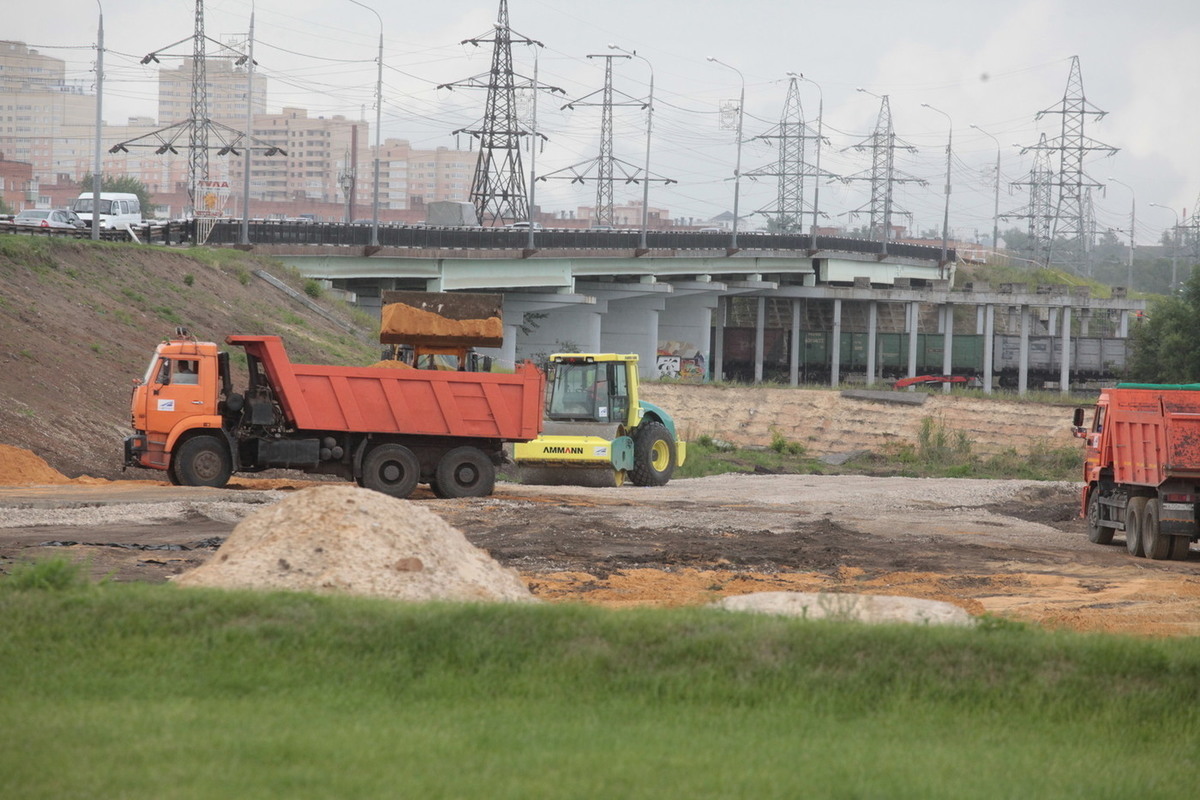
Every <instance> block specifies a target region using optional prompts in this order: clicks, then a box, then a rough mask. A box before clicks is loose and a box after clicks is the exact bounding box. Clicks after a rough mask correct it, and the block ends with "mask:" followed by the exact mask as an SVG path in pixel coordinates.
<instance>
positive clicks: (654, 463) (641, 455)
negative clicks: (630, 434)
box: [629, 422, 675, 486]
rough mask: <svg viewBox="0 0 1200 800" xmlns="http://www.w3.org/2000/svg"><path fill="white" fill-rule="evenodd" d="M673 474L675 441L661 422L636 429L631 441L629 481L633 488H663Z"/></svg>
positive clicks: (650, 423) (646, 424) (643, 425)
mask: <svg viewBox="0 0 1200 800" xmlns="http://www.w3.org/2000/svg"><path fill="white" fill-rule="evenodd" d="M674 472H675V440H674V439H673V438H672V437H671V434H670V432H668V431H667V427H666V426H665V425H663V424H662V423H661V422H647V423H643V424H642V425H640V426H639V427H638V431H637V434H635V435H634V439H633V469H632V470H631V471H630V473H629V479H630V481H632V482H633V484H634V485H635V486H664V485H666V483H667V481H669V480H671V474H672V473H674Z"/></svg>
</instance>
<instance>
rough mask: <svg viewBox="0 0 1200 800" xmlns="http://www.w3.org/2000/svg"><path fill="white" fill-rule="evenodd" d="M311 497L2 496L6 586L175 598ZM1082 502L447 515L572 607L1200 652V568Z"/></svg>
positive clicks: (684, 493) (1012, 491)
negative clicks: (912, 618) (1124, 641)
mask: <svg viewBox="0 0 1200 800" xmlns="http://www.w3.org/2000/svg"><path fill="white" fill-rule="evenodd" d="M306 485H309V484H307V483H306V482H305V481H239V482H237V485H236V486H235V488H230V489H224V490H215V489H199V488H188V487H174V486H170V485H167V484H160V483H154V482H149V481H146V482H141V481H117V482H111V483H109V482H92V483H88V484H84V485H78V484H74V483H69V482H68V483H65V484H55V485H38V486H30V485H24V486H3V487H0V569H3V570H5V571H7V570H8V569H10V568H11V566H12V564H13V563H14V561H16V560H18V559H21V560H23V559H28V558H37V557H44V556H46V555H51V554H64V555H69V556H70V557H72V558H78V559H82V560H85V561H86V562H87V563H88V564H89V569H90V572H91V574H92V575H93V576H94V577H96V578H97V579H99V578H103V577H108V578H109V579H111V580H118V581H150V582H162V581H167V580H169V579H170V578H171V577H172V576H173V575H176V574H179V573H180V572H182V571H184V570H187V569H190V568H191V567H194V566H198V565H199V564H201V563H204V562H205V561H206V560H207V559H208V558H210V557H211V556H212V554H213V553H214V552H215V549H216V547H217V546H219V544H220V542H221V541H222V540H223V538H224V537H225V536H226V535H228V533H229V532H230V531H231V530H232V529H233V527H234V526H235V525H236V524H237V522H238V521H240V520H241V519H243V518H244V517H245V516H247V515H248V514H250V513H253V512H254V511H255V510H257V509H260V508H262V507H263V506H264V505H265V504H269V503H272V502H276V501H278V500H279V499H281V498H282V497H284V496H286V494H285V493H286V492H289V491H294V490H296V489H298V488H302V487H304V486H306ZM1077 498H1078V494H1077V488H1076V485H1075V484H1070V483H1044V482H1032V481H994V480H987V481H984V480H941V479H912V478H871V477H857V476H816V475H722V476H714V477H709V478H699V479H691V480H677V481H672V482H671V483H670V484H669V485H668V486H666V487H661V488H639V487H630V486H626V487H621V488H619V489H615V488H614V489H595V488H582V487H542V486H523V485H519V484H508V483H500V484H498V486H497V491H496V494H495V495H494V496H493V497H489V498H482V499H468V500H440V499H436V498H434V497H432V495H430V494H428V493H425V492H424V491H423V490H421V491H419V492H418V494H417V495H415V496H414V497H413V498H412V500H411V502H415V503H419V504H422V505H425V506H427V507H428V508H430V509H431V510H433V511H435V512H437V513H438V514H439V515H441V516H442V517H443V518H445V519H446V520H447V521H449V522H450V523H451V524H453V525H454V526H455V527H457V528H459V529H460V530H461V531H463V532H464V533H465V534H466V535H467V537H468V538H469V539H470V541H471V542H473V543H474V544H475V545H477V546H479V547H482V548H484V549H485V550H487V551H488V552H489V553H490V554H491V555H492V556H493V557H494V558H495V559H496V560H498V561H499V562H500V563H501V564H503V565H505V566H508V567H512V568H514V569H516V570H518V571H519V572H520V574H521V576H522V577H523V578H524V579H525V581H526V582H527V583H528V584H529V586H530V588H531V589H532V591H533V592H534V594H535V595H537V596H538V597H541V598H542V599H544V600H548V601H552V602H585V603H594V604H600V605H606V606H634V605H656V606H682V605H698V604H704V603H708V602H711V601H713V600H716V599H718V598H720V597H724V596H727V595H733V594H744V593H748V592H758V591H776V590H793V591H807V592H812V591H828V592H857V593H864V594H884V595H901V596H908V597H919V598H926V599H934V600H944V601H949V602H952V603H955V604H957V605H959V606H961V607H962V608H964V609H966V610H967V611H969V612H970V613H972V614H976V615H979V614H992V615H997V616H1002V617H1009V618H1012V619H1017V620H1023V621H1028V622H1034V623H1037V624H1041V625H1045V626H1048V627H1065V628H1072V629H1077V630H1088V631H1109V632H1120V633H1132V634H1138V635H1153V636H1160V635H1195V634H1197V633H1200V551H1198V550H1197V548H1196V547H1195V546H1193V551H1192V554H1191V558H1190V559H1189V560H1187V561H1182V562H1180V561H1149V560H1146V559H1135V558H1133V557H1131V556H1129V555H1128V553H1126V551H1125V548H1124V546H1123V545H1122V543H1121V539H1120V537H1119V536H1118V538H1117V539H1116V541H1115V542H1114V544H1113V545H1111V546H1100V545H1095V544H1091V543H1089V542H1088V541H1087V537H1086V535H1085V533H1084V527H1083V523H1082V522H1081V521H1080V520H1078V519H1077V518H1076V513H1077V503H1078V499H1077Z"/></svg>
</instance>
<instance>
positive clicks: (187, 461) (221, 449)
mask: <svg viewBox="0 0 1200 800" xmlns="http://www.w3.org/2000/svg"><path fill="white" fill-rule="evenodd" d="M171 462H172V467H173V468H174V472H175V477H176V478H178V480H179V483H180V484H182V485H183V486H212V487H214V488H217V489H220V488H222V487H224V486H225V485H226V484H227V483H229V476H230V475H232V474H233V464H232V462H231V461H230V458H229V451H228V450H227V449H226V448H225V443H224V442H222V441H220V440H219V439H217V438H215V437H212V436H193V437H192V438H191V439H188V440H187V441H186V442H184V443H183V444H181V445H180V446H179V447H178V449H176V451H175V452H174V454H172V456H171ZM167 472H168V476H167V477H168V478H169V477H170V472H171V470H167Z"/></svg>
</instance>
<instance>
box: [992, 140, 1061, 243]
mask: <svg viewBox="0 0 1200 800" xmlns="http://www.w3.org/2000/svg"><path fill="white" fill-rule="evenodd" d="M1027 149H1028V150H1032V151H1033V154H1034V155H1033V167H1032V168H1031V169H1030V170H1029V174H1028V175H1026V176H1025V177H1024V178H1023V179H1021V180H1019V181H1013V182H1012V185H1013V186H1028V187H1029V205H1028V206H1027V208H1026V210H1025V211H1024V212H1023V213H1016V212H1011V213H1008V214H1002V215H1001V218H1002V219H1025V220H1028V222H1029V227H1028V231H1029V249H1028V255H1029V258H1030V259H1031V260H1033V261H1036V262H1037V263H1039V264H1047V263H1048V262H1049V259H1050V241H1051V238H1050V237H1051V235H1052V233H1053V230H1054V169H1053V168H1052V167H1051V165H1050V152H1051V148H1050V146H1049V145H1048V144H1047V143H1046V134H1044V133H1043V134H1042V136H1041V139H1039V140H1038V143H1037V144H1036V145H1034V146H1033V147H1030V148H1027Z"/></svg>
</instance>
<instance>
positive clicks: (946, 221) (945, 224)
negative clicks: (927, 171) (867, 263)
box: [921, 103, 954, 266]
mask: <svg viewBox="0 0 1200 800" xmlns="http://www.w3.org/2000/svg"><path fill="white" fill-rule="evenodd" d="M921 108H928V109H929V110H930V111H936V112H937V113H939V114H941V115H942V116H943V117H945V118H946V121H947V122H948V123H950V134H949V136H947V138H946V204H945V208H944V210H943V211H942V265H943V266H945V264H946V260H947V254H948V253H949V247H948V241H949V238H950V157H951V148H952V147H953V144H954V120H952V119H951V118H950V115H949V114H947V113H946V112H945V111H942V110H941V109H940V108H934V107H933V106H931V105H929V103H921Z"/></svg>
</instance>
